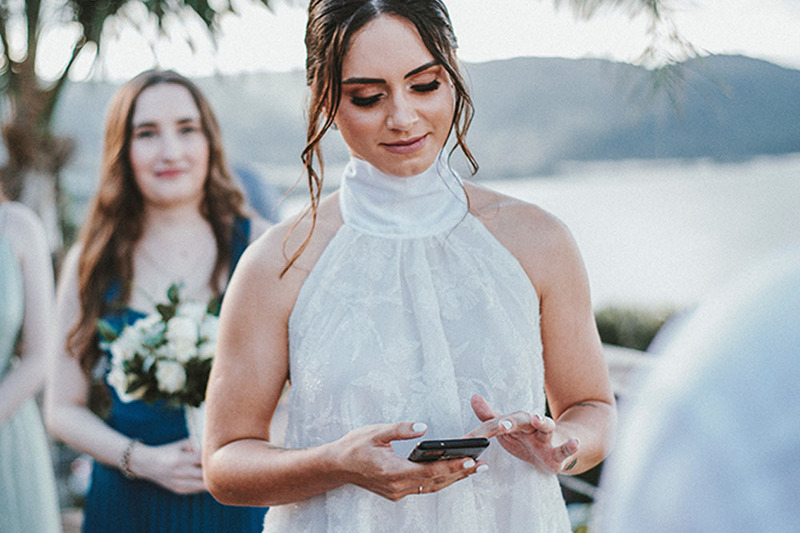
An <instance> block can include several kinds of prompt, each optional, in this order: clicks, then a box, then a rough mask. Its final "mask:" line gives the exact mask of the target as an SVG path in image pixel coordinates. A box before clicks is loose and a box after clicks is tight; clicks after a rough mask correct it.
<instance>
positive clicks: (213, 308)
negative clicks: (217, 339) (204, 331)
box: [206, 296, 222, 316]
mask: <svg viewBox="0 0 800 533" xmlns="http://www.w3.org/2000/svg"><path fill="white" fill-rule="evenodd" d="M221 307H222V296H214V297H213V298H211V300H209V301H208V306H207V307H206V313H208V314H209V315H214V316H219V310H220V308H221Z"/></svg>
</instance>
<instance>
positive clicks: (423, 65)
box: [335, 16, 454, 176]
mask: <svg viewBox="0 0 800 533" xmlns="http://www.w3.org/2000/svg"><path fill="white" fill-rule="evenodd" d="M341 94H342V97H341V101H340V104H339V109H338V111H337V113H336V119H335V122H336V125H337V126H338V128H339V131H340V132H341V134H342V137H343V138H344V140H345V142H346V143H347V145H348V147H349V148H350V153H351V154H352V155H353V156H354V157H357V158H359V159H363V160H365V161H367V162H369V163H371V164H372V165H373V166H375V167H376V168H377V169H378V170H380V171H382V172H384V173H385V174H389V175H391V176H413V175H415V174H419V173H421V172H423V171H424V170H426V169H427V168H428V167H430V166H431V165H432V164H433V163H434V161H435V160H436V158H437V156H438V155H439V152H440V150H441V149H442V147H443V146H444V144H445V142H446V141H447V137H448V135H449V133H450V129H451V127H452V122H453V112H454V96H453V91H452V86H451V83H450V76H449V74H448V73H447V71H446V70H445V69H444V68H443V67H442V66H441V65H440V64H438V63H437V62H436V61H435V60H434V58H433V56H432V55H431V53H430V52H429V51H428V49H427V48H425V45H424V43H423V42H422V39H421V38H420V36H419V32H417V29H416V28H415V27H414V25H413V24H412V23H411V22H409V21H408V20H406V19H403V18H399V17H394V16H381V17H379V18H377V19H375V20H373V21H372V22H369V23H368V24H367V25H366V26H364V27H363V28H362V29H361V30H359V31H358V32H357V33H356V34H355V35H354V36H353V38H352V40H351V42H350V48H349V50H348V52H347V53H346V54H345V56H344V60H343V63H342V92H341Z"/></svg>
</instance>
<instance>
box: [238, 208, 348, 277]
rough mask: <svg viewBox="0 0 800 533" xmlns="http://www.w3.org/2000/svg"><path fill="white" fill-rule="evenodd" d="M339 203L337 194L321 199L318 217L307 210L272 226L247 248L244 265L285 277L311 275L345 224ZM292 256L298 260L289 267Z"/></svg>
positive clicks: (264, 272)
mask: <svg viewBox="0 0 800 533" xmlns="http://www.w3.org/2000/svg"><path fill="white" fill-rule="evenodd" d="M337 206H338V203H337V201H336V195H335V194H333V195H331V196H329V197H327V198H325V199H324V200H323V201H322V202H320V205H319V208H318V209H317V214H316V217H312V214H311V213H310V212H309V211H307V210H306V211H301V212H299V213H297V214H295V215H292V216H290V217H288V218H287V219H285V220H283V221H280V222H278V223H277V224H274V225H272V226H270V227H269V228H268V229H267V230H266V231H265V232H264V233H262V234H261V235H260V236H259V237H258V238H257V239H256V240H255V241H253V243H252V244H250V246H249V247H248V248H247V250H246V251H245V254H244V255H243V256H242V261H243V262H244V263H243V264H244V267H245V268H256V269H257V270H258V271H259V272H261V273H262V274H274V275H277V276H278V277H279V278H281V279H282V278H284V277H287V276H286V274H288V277H289V278H291V277H293V276H296V275H297V274H298V272H299V273H303V272H305V273H306V274H307V272H308V271H310V269H311V267H313V265H314V263H316V260H317V259H318V258H319V256H320V254H321V253H322V251H323V250H324V249H325V247H326V246H327V244H328V242H330V240H331V239H332V238H333V236H334V235H335V234H336V232H337V231H338V229H339V227H340V226H341V217H340V216H339V211H338V207H337ZM298 252H299V254H298ZM295 256H296V258H295ZM292 258H295V260H294V261H293V263H292V266H291V267H290V268H289V269H288V270H287V268H286V267H287V265H288V264H289V261H291V260H292ZM303 277H304V276H303Z"/></svg>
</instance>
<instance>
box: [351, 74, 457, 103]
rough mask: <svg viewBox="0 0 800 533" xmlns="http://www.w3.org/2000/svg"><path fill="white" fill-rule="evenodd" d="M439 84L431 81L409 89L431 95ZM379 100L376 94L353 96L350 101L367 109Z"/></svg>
mask: <svg viewBox="0 0 800 533" xmlns="http://www.w3.org/2000/svg"><path fill="white" fill-rule="evenodd" d="M441 84H442V82H441V81H439V80H433V81H432V82H430V83H424V84H421V85H412V86H411V88H412V89H413V90H415V91H416V92H418V93H432V92H433V91H435V90H436V89H438V88H439V86H441ZM380 99H381V95H380V94H376V95H374V96H367V97H360V96H354V97H352V98H351V99H350V101H351V102H352V103H353V105H356V106H358V107H369V106H371V105H373V104H375V103H377V102H378V100H380Z"/></svg>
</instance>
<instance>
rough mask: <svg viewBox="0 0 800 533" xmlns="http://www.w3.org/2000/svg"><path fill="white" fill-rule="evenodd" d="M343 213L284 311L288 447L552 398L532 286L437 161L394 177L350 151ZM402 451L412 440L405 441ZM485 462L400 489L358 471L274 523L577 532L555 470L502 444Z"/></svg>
mask: <svg viewBox="0 0 800 533" xmlns="http://www.w3.org/2000/svg"><path fill="white" fill-rule="evenodd" d="M339 202H340V204H339V207H340V211H341V213H342V218H343V221H344V224H343V225H342V227H341V228H340V229H339V231H338V232H337V233H336V235H335V236H334V237H333V239H332V240H331V241H330V243H329V244H328V245H327V247H326V249H325V251H324V252H323V254H322V255H321V256H320V258H319V260H318V261H317V263H316V265H315V266H314V268H313V269H312V271H311V272H310V273H309V275H308V278H307V279H306V281H305V283H304V285H303V287H302V288H301V290H300V293H299V295H298V298H297V302H296V304H295V307H294V309H293V311H292V314H291V317H290V321H289V345H290V373H291V381H292V386H291V390H290V393H289V407H288V417H289V421H288V427H287V432H286V441H285V442H286V446H287V447H304V446H317V445H321V444H323V443H326V442H330V441H333V440H336V439H338V438H340V437H342V436H343V435H344V434H345V433H347V432H348V431H350V430H352V429H354V428H357V427H359V426H363V425H367V424H376V423H388V422H396V421H421V422H425V423H426V424H427V425H428V433H427V434H426V438H454V437H460V436H462V435H463V434H465V433H466V432H468V431H469V430H471V429H473V428H474V427H476V426H477V425H478V424H479V423H480V422H479V420H478V419H477V417H476V416H475V414H474V413H473V411H472V409H471V407H470V398H471V396H472V395H474V394H481V395H483V396H484V397H485V398H486V399H487V400H488V402H489V404H490V405H492V406H493V407H494V408H495V409H497V410H498V411H500V412H512V411H516V410H519V409H525V410H527V411H529V412H531V413H540V414H543V413H544V410H545V396H544V383H543V379H544V367H543V361H542V344H541V336H540V330H539V311H538V309H539V305H538V298H537V295H536V292H535V289H534V287H533V285H532V284H531V282H530V281H529V279H528V277H527V275H526V274H525V272H524V270H523V269H522V267H521V265H520V264H519V262H518V261H517V260H516V258H515V257H514V256H513V255H512V254H511V253H510V252H509V251H508V250H507V249H506V248H505V247H503V245H501V244H500V242H499V241H498V240H497V239H496V238H495V237H494V236H493V235H492V234H491V233H490V232H489V231H488V230H487V229H486V227H485V226H484V225H483V224H482V223H481V222H480V221H479V220H478V219H477V218H475V217H473V216H472V215H470V214H468V213H467V203H466V198H465V194H464V192H463V190H462V187H461V183H460V180H459V178H458V177H457V176H456V175H454V174H453V173H452V171H450V170H449V169H448V168H447V165H446V164H445V163H444V161H443V160H442V159H440V160H439V161H437V163H436V164H434V166H433V167H432V168H431V169H429V170H428V171H426V172H425V173H423V174H421V175H418V176H412V177H408V178H392V177H389V176H386V175H383V174H382V173H380V172H379V171H378V170H377V169H375V168H374V167H372V166H371V165H369V164H368V163H366V162H364V161H361V160H358V159H352V160H351V161H350V163H349V164H348V166H347V168H346V169H345V174H344V177H343V181H342V185H341V189H340V192H339ZM406 453H407V452H405V451H404V452H403V455H406ZM481 458H482V459H484V460H485V461H486V462H487V463H488V464H489V470H488V472H484V473H481V474H476V475H473V476H470V477H469V478H468V479H466V480H463V481H459V482H457V483H455V484H454V485H451V486H450V487H447V488H445V489H444V490H442V491H439V492H436V493H431V494H423V495H420V496H416V495H411V496H407V497H406V498H404V499H403V500H401V501H400V502H397V503H394V502H391V501H389V500H386V499H384V498H381V497H380V496H378V495H376V494H374V493H371V492H369V491H367V490H364V489H361V488H359V487H357V486H354V485H344V486H342V487H339V488H337V489H334V490H331V491H328V492H326V493H325V494H322V495H319V496H317V497H314V498H311V499H309V500H306V501H303V502H299V503H295V504H290V505H283V506H278V507H274V508H272V509H271V510H270V513H269V515H268V516H267V518H266V520H265V532H268V533H278V532H281V533H282V532H288V531H314V532H348V533H367V532H370V533H380V532H392V533H396V532H419V531H425V532H432V533H464V532H472V531H476V532H478V531H480V532H482V533H496V532H497V533H499V532H504V533H517V532H526V533H537V532H566V531H570V526H569V520H568V517H567V512H566V506H565V503H564V500H563V498H562V496H561V491H560V488H559V484H558V481H557V478H556V476H555V475H553V474H551V473H544V472H542V471H540V470H538V469H537V468H536V467H534V466H532V465H530V464H528V463H525V462H523V461H521V460H519V459H517V458H515V457H513V456H512V455H510V454H509V453H508V452H506V451H505V450H504V449H503V448H502V447H501V446H500V445H499V444H497V443H496V442H493V443H492V444H491V445H490V446H489V448H488V449H487V450H486V451H485V452H484V454H483V455H482V457H481Z"/></svg>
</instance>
